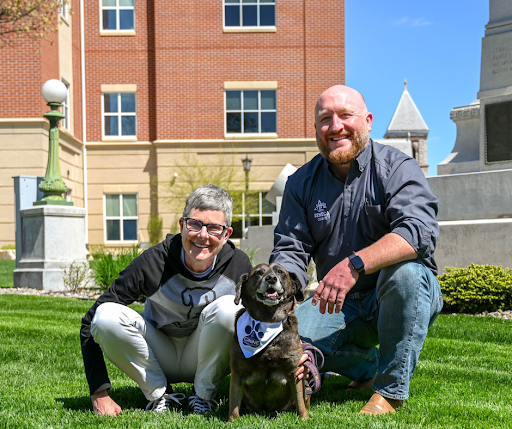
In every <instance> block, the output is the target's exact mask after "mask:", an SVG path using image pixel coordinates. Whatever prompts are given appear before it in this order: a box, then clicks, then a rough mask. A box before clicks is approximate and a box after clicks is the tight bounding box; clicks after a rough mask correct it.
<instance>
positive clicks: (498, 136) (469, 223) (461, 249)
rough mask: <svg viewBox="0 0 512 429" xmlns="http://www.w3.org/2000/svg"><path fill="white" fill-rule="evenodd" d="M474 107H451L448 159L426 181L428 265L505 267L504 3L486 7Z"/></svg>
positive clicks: (509, 26)
mask: <svg viewBox="0 0 512 429" xmlns="http://www.w3.org/2000/svg"><path fill="white" fill-rule="evenodd" d="M485 28H486V30H485V36H484V38H483V39H482V57H481V73H480V91H479V92H478V94H477V100H475V101H473V102H472V103H471V104H469V105H467V106H462V107H457V108H455V109H453V110H452V111H451V114H450V117H451V119H452V120H453V121H454V122H455V124H456V125H457V137H456V141H455V145H454V148H453V150H452V153H451V154H450V155H449V156H448V157H447V158H446V159H445V160H444V161H443V162H442V163H441V164H439V165H438V169H437V171H438V174H439V176H436V177H429V178H428V179H427V180H428V182H429V184H430V187H431V188H432V190H433V192H434V194H436V195H437V197H438V198H439V213H438V217H437V218H438V221H439V225H440V230H441V234H440V237H439V241H438V245H437V249H436V262H437V263H438V266H439V268H440V270H441V272H442V269H443V268H444V267H446V266H455V267H461V268H463V267H467V266H468V265H470V264H472V263H475V264H482V265H483V264H491V265H502V266H504V267H509V268H511V267H512V1H510V0H490V1H489V23H488V24H487V25H486V27H485Z"/></svg>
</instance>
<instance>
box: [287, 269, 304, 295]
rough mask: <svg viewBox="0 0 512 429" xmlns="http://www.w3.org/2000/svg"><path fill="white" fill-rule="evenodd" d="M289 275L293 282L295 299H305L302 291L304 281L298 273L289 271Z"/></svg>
mask: <svg viewBox="0 0 512 429" xmlns="http://www.w3.org/2000/svg"><path fill="white" fill-rule="evenodd" d="M288 275H289V276H290V280H291V281H292V284H293V294H294V295H295V299H297V301H298V302H302V301H304V293H303V292H302V283H301V282H300V280H299V277H298V276H297V274H295V273H292V272H290V271H289V272H288Z"/></svg>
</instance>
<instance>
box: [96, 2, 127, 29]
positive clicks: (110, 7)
mask: <svg viewBox="0 0 512 429" xmlns="http://www.w3.org/2000/svg"><path fill="white" fill-rule="evenodd" d="M101 28H102V29H103V30H114V31H121V30H134V29H135V0H101Z"/></svg>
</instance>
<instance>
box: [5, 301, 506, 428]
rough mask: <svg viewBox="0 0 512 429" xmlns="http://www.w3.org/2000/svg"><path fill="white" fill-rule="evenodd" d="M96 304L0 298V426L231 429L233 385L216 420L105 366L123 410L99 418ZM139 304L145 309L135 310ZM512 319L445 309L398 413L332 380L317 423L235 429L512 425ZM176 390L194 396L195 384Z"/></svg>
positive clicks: (320, 399)
mask: <svg viewBox="0 0 512 429" xmlns="http://www.w3.org/2000/svg"><path fill="white" fill-rule="evenodd" d="M91 304H92V302H91V301H81V300H75V299H70V298H54V297H40V296H21V295H0V427H2V428H30V429H35V428H45V429H47V428H68V427H71V428H156V427H162V428H193V429H196V428H197V429H199V428H205V429H207V428H208V429H209V428H226V427H230V426H226V420H227V417H228V404H227V402H228V399H227V397H228V386H229V380H228V379H226V380H224V382H223V384H222V386H221V388H220V390H219V397H220V400H221V406H220V409H219V410H218V412H217V413H215V414H214V415H212V416H209V417H203V416H196V415H189V414H188V413H187V412H186V411H185V410H179V409H176V410H175V411H171V412H169V413H164V414H163V415H159V414H156V413H148V412H145V411H143V408H144V407H145V406H146V403H147V401H146V400H145V398H144V396H143V395H142V393H141V392H140V390H139V389H138V387H137V386H136V385H135V383H133V382H132V381H131V380H130V379H128V377H126V376H125V375H123V374H122V373H121V372H120V371H119V370H117V368H115V367H113V366H112V365H111V364H110V363H109V362H107V365H108V368H109V373H110V375H111V379H112V383H113V386H114V387H113V388H112V389H111V391H110V394H111V395H112V397H113V398H114V399H115V400H116V401H117V402H118V403H119V404H120V405H121V407H122V408H123V410H124V412H123V414H122V415H121V416H118V417H96V416H94V415H93V414H92V407H91V401H90V398H89V395H88V388H87V383H86V380H85V376H84V371H83V364H82V357H81V353H80V341H79V330H80V322H81V318H82V317H83V315H84V314H85V312H86V311H87V309H88V308H89V307H90V305H91ZM137 308H139V309H140V308H141V306H138V307H137ZM511 361H512V321H509V320H500V319H492V318H477V317H471V316H463V315H458V316H451V315H441V316H440V317H439V318H438V320H437V321H436V323H435V324H434V326H433V327H432V328H431V330H430V332H429V336H428V338H427V341H426V343H425V347H424V349H423V352H422V355H421V358H420V362H419V364H418V367H417V370H416V374H415V376H414V378H413V382H412V386H411V392H410V393H411V397H410V399H409V400H408V401H407V403H406V405H405V407H404V408H402V409H401V410H400V411H399V412H398V413H397V414H396V415H386V416H380V417H368V416H360V415H358V411H359V410H360V409H361V407H362V406H363V405H364V404H365V403H366V401H367V400H368V399H369V397H370V396H371V394H372V391H371V390H369V391H368V390H367V391H360V392H352V393H347V392H345V391H344V388H345V387H346V386H347V384H348V383H349V380H348V379H346V378H344V377H330V378H328V379H327V380H326V382H325V383H324V386H323V388H322V390H321V391H320V392H319V393H318V394H316V395H315V396H314V397H313V399H312V405H311V409H310V420H309V421H307V422H303V421H301V420H300V419H298V417H297V416H296V415H295V414H294V413H280V414H278V415H277V416H276V415H244V416H242V417H241V418H240V419H239V420H238V421H236V422H235V423H234V424H233V425H232V426H233V427H237V428H251V429H252V428H254V427H257V428H275V429H281V428H297V427H300V428H302V427H310V428H318V427H322V428H338V427H339V428H423V427H427V428H464V429H466V428H508V427H510V426H511V424H512V423H511V422H512V365H511ZM175 390H176V391H179V392H183V393H185V395H187V396H188V395H189V394H190V391H191V385H189V384H185V383H182V384H177V385H175Z"/></svg>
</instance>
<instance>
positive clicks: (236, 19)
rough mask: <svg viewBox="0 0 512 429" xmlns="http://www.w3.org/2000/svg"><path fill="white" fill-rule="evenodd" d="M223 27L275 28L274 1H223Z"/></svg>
mask: <svg viewBox="0 0 512 429" xmlns="http://www.w3.org/2000/svg"><path fill="white" fill-rule="evenodd" d="M224 23H225V27H275V25H276V0H224Z"/></svg>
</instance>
